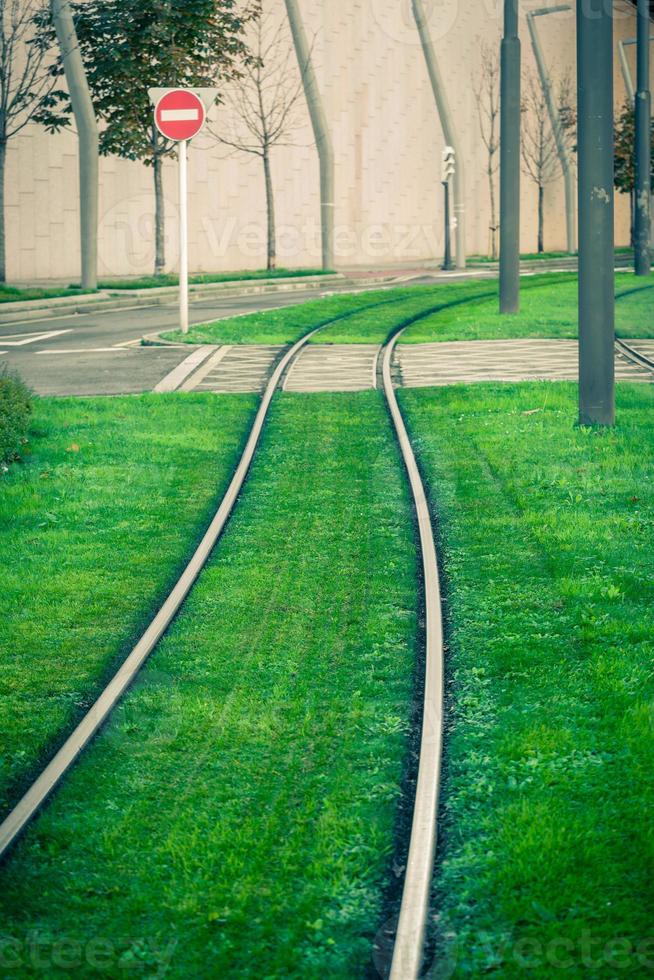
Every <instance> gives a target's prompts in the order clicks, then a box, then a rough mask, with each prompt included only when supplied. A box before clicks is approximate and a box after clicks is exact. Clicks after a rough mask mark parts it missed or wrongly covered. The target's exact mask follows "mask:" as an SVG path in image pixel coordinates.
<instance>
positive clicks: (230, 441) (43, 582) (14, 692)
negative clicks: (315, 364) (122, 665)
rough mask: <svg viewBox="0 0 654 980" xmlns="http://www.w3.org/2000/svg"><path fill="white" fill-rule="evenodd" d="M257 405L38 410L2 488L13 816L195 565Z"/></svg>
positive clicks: (3, 673) (164, 399)
mask: <svg viewBox="0 0 654 980" xmlns="http://www.w3.org/2000/svg"><path fill="white" fill-rule="evenodd" d="M254 408H255V399H254V398H253V397H251V396H249V395H235V396H226V397H223V398H221V399H220V400H218V399H216V398H215V397H213V396H210V395H209V396H207V395H189V396H185V397H184V398H179V397H175V396H171V395H146V396H142V397H137V398H131V397H130V398H112V399H107V398H103V399H43V400H41V399H37V400H36V401H35V404H34V417H33V419H32V425H31V435H30V441H29V446H28V449H29V455H25V453H23V456H24V459H25V461H24V462H23V463H16V464H13V465H12V466H11V467H10V468H9V471H8V472H7V473H6V474H5V475H3V476H2V477H0V550H1V551H2V554H3V556H4V560H3V580H2V581H3V587H2V592H1V594H0V649H1V650H2V655H1V658H0V746H1V748H0V800H2V801H3V802H2V806H1V807H0V809H2V810H4V809H6V807H7V805H8V804H9V803H10V802H11V801H15V800H16V798H17V794H18V792H19V791H20V790H21V789H22V788H24V787H25V785H26V781H27V780H28V778H29V777H30V776H31V775H32V774H33V773H34V771H35V768H36V766H37V765H38V764H39V763H42V762H43V761H44V759H45V758H46V756H48V754H49V753H50V752H51V751H52V750H53V748H54V747H56V746H57V745H58V744H59V743H60V742H61V741H62V738H63V735H64V734H66V733H67V732H68V731H69V730H70V728H71V727H72V725H73V723H74V722H75V721H76V720H77V719H78V718H79V717H80V715H81V714H82V713H83V711H84V709H85V708H86V707H88V706H89V704H90V703H91V701H92V700H93V697H94V695H95V694H97V693H98V692H99V690H100V689H101V687H102V681H103V680H105V679H107V677H108V673H109V672H110V671H111V670H112V668H113V667H115V666H116V664H117V663H118V662H119V661H120V660H121V659H122V658H123V656H124V655H125V654H126V653H127V652H128V651H129V649H130V648H131V645H132V644H133V643H134V641H135V640H136V639H138V637H139V635H140V632H141V630H142V628H143V627H144V626H145V625H146V624H147V622H148V621H149V619H150V618H151V616H152V615H153V614H154V612H156V610H157V608H158V606H159V604H160V602H161V601H162V599H163V598H164V597H165V595H166V593H167V589H168V587H169V586H171V585H172V584H173V582H174V581H175V580H176V577H177V574H178V573H179V572H180V571H181V569H182V568H183V566H184V564H185V560H186V559H187V558H188V557H189V556H190V554H191V552H192V549H193V546H194V545H195V543H197V541H198V539H199V537H200V535H201V533H202V532H203V531H204V529H205V526H206V524H207V523H208V521H209V519H210V516H212V511H213V507H214V504H215V503H216V502H217V501H218V500H219V499H220V496H221V493H222V491H223V490H224V488H225V487H226V485H227V482H228V479H229V477H230V476H231V471H232V468H233V465H234V463H235V460H236V458H237V454H238V451H239V449H240V446H241V443H242V441H243V439H244V437H245V434H246V432H247V430H248V427H249V424H250V421H251V419H252V417H253V412H254Z"/></svg>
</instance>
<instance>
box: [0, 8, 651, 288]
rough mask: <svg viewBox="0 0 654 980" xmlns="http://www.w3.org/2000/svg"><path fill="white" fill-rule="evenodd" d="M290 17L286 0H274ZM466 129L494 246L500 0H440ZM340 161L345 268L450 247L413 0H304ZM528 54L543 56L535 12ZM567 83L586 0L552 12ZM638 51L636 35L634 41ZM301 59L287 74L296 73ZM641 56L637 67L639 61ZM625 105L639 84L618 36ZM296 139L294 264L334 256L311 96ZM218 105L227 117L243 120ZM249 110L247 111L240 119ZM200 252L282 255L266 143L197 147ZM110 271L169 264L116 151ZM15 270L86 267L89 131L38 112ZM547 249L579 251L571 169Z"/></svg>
mask: <svg viewBox="0 0 654 980" xmlns="http://www.w3.org/2000/svg"><path fill="white" fill-rule="evenodd" d="M269 3H270V4H272V6H273V8H274V13H275V16H278V17H279V18H280V20H282V19H283V18H284V17H285V12H284V3H283V0H269ZM425 6H426V8H427V10H428V11H429V19H430V30H431V34H432V40H433V42H434V47H435V51H436V54H437V57H438V59H439V66H440V70H441V73H442V76H443V81H444V85H445V87H446V91H447V97H448V101H449V103H450V108H451V112H452V116H453V119H454V125H455V127H456V132H457V140H458V142H459V144H460V147H461V152H462V154H463V155H464V157H465V176H466V188H465V190H466V202H467V207H466V216H465V226H466V246H467V252H468V254H487V252H488V249H489V239H490V232H489V226H490V223H491V222H490V206H489V188H488V179H487V176H486V166H487V154H486V149H485V147H484V145H483V143H482V140H481V136H480V130H479V119H478V111H477V104H476V100H475V94H474V89H475V85H476V83H477V82H478V80H479V77H480V72H481V71H482V53H483V50H484V46H486V47H488V46H491V47H493V48H496V47H497V46H498V45H499V39H500V34H501V25H502V18H501V3H498V2H497V0H468V2H466V3H462V2H460V0H425ZM301 8H302V12H303V16H304V20H305V27H306V31H307V34H308V35H309V37H310V38H311V39H312V42H313V43H312V56H313V59H314V63H315V67H316V71H317V75H318V80H319V84H320V87H321V91H322V95H323V99H324V103H325V108H326V113H327V118H328V123H329V126H330V129H331V135H332V141H333V145H334V152H335V161H336V208H335V251H336V265H337V268H347V267H354V266H363V267H370V268H374V267H377V268H379V267H382V266H391V265H393V266H394V265H398V266H401V265H406V266H407V267H408V266H411V265H414V264H418V263H422V262H425V261H430V260H437V259H438V258H439V257H440V256H441V255H442V253H443V199H442V198H443V191H442V186H441V183H440V179H441V153H442V150H443V148H444V139H443V134H442V129H441V125H440V121H439V117H438V114H437V112H436V108H435V104H434V99H433V94H432V90H431V88H430V84H429V79H428V75H427V70H426V66H425V61H424V57H423V53H422V50H421V46H420V41H419V37H418V34H417V30H416V26H415V22H414V19H413V14H412V5H411V0H350V2H348V3H343V2H339V0H301ZM635 29H636V25H635V12H634V8H633V7H632V6H631V5H630V4H628V3H626V2H625V0H616V3H615V34H616V45H617V42H618V41H619V40H620V39H622V40H628V39H630V38H633V37H634V35H635ZM520 30H521V37H522V49H523V61H524V64H525V69H526V70H527V71H530V70H531V71H533V70H535V63H534V54H533V50H532V45H531V41H530V37H529V32H528V30H527V25H526V23H525V19H524V11H523V12H522V15H521V24H520ZM538 30H539V35H540V39H541V43H542V49H543V54H544V58H545V61H546V63H547V66H548V70H549V72H550V75H551V78H552V80H553V82H556V80H557V78H559V77H562V76H563V75H564V74H565V73H568V74H569V75H570V76H571V78H572V79H573V81H574V67H575V17H574V4H571V7H570V9H568V10H564V11H561V12H558V13H556V14H552V15H551V16H547V17H541V18H539V25H538ZM626 50H627V53H628V57H629V58H630V59H631V62H632V66H633V59H634V55H635V50H634V48H633V47H632V48H627V49H626ZM296 70H297V69H296V64H295V62H293V63H292V72H291V71H290V72H289V78H288V80H287V84H288V85H289V86H292V85H294V84H295V83H296V80H297V79H296V77H290V76H291V74H293V75H294V73H295V72H296ZM632 70H633V67H632ZM614 75H615V99H616V108H617V107H619V106H620V105H621V104H622V103H623V102H624V101H625V99H626V97H627V93H626V87H625V83H624V79H623V74H622V72H621V68H620V61H619V58H618V52H617V47H616V57H615V62H614ZM298 111H299V119H298V125H297V127H296V128H295V130H294V132H293V134H292V139H291V143H292V145H289V146H283V147H281V146H280V147H278V148H276V149H275V150H274V151H273V157H272V168H273V181H274V187H275V195H276V206H277V207H276V209H277V224H278V264H279V265H284V266H310V267H315V266H317V265H319V263H320V210H319V177H318V161H317V155H316V150H315V146H314V143H313V136H312V130H311V127H310V124H309V119H308V115H307V113H306V108H305V106H304V103H303V102H302V103H301V105H300V106H299V109H298ZM228 113H229V110H228V109H226V108H220V107H219V108H217V109H214V110H213V112H212V116H211V120H212V122H211V129H212V130H213V131H214V132H221V127H226V126H227V125H228V123H229V124H230V125H231V124H232V123H231V122H230V121H229V120H228V119H227V115H228ZM232 122H233V120H232ZM189 179H190V221H189V230H190V265H191V268H192V270H194V271H206V272H213V271H222V270H234V269H250V268H252V269H253V268H260V267H262V266H263V265H265V256H266V227H265V226H266V210H265V197H264V182H263V174H262V168H261V164H260V161H259V160H258V159H257V158H256V157H252V156H248V155H246V154H242V153H238V152H233V153H231V152H228V150H227V148H226V147H225V146H224V145H221V144H220V143H218V142H217V141H216V139H215V138H214V137H213V136H212V135H211V133H210V132H205V133H204V134H203V135H201V136H200V137H198V138H197V139H196V140H194V141H193V143H192V145H191V147H190V150H189ZM100 182H101V187H100V229H99V256H100V267H99V271H100V275H101V276H102V277H108V276H129V275H137V274H143V273H150V272H151V271H152V269H153V264H154V194H153V186H152V171H151V170H150V169H149V168H146V167H145V166H144V165H143V164H141V163H138V162H130V161H125V160H121V159H118V158H116V157H105V158H103V159H102V160H101V179H100ZM164 187H165V198H166V219H167V220H166V264H167V268H169V269H175V268H176V263H177V244H176V242H177V224H176V213H177V181H176V163H175V161H174V159H170V160H166V162H165V165H164ZM6 207H7V256H8V270H7V271H8V279H9V280H10V281H34V280H45V279H68V280H69V281H71V282H73V281H76V280H77V279H78V278H79V261H80V260H79V230H78V229H79V214H78V179H77V142H76V136H75V133H74V131H73V130H72V129H71V130H68V131H65V132H62V133H59V134H56V135H50V134H48V133H46V132H45V131H44V130H43V129H41V128H39V127H38V126H35V125H30V126H29V127H27V128H26V129H25V130H23V132H22V134H21V135H20V136H19V137H17V138H16V139H14V140H13V141H12V142H11V143H10V148H9V155H8V164H7V176H6ZM544 214H545V248H546V249H547V250H553V249H564V248H565V246H566V233H565V203H564V193H563V180H562V177H561V175H558V176H557V178H556V179H555V180H553V181H552V182H551V183H549V184H548V186H547V188H546V191H545V210H544ZM536 233H537V189H536V186H535V184H534V183H533V182H531V181H530V180H528V179H527V178H526V177H523V184H522V227H521V237H522V250H523V251H535V249H536ZM628 241H629V202H628V200H627V199H626V198H624V197H623V196H621V195H618V196H617V198H616V242H617V244H623V245H624V244H628Z"/></svg>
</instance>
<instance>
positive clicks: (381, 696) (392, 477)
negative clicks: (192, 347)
mask: <svg viewBox="0 0 654 980" xmlns="http://www.w3.org/2000/svg"><path fill="white" fill-rule="evenodd" d="M418 595H419V587H418V577H417V557H416V551H415V541H414V532H413V526H412V512H411V505H410V499H409V493H408V489H407V487H406V483H405V479H404V473H403V470H402V465H401V462H400V459H399V455H398V451H397V448H396V445H395V442H394V439H393V437H392V434H391V429H390V423H389V420H388V417H387V414H386V410H385V407H384V404H383V400H382V396H381V394H380V393H379V392H372V391H371V392H362V393H359V394H354V395H282V396H278V398H277V399H276V401H275V402H274V403H273V408H272V415H271V418H270V420H269V423H268V424H267V427H266V430H265V432H264V436H263V442H262V445H261V448H260V451H259V453H258V455H257V458H256V460H255V462H254V465H253V468H252V472H251V474H250V477H249V479H248V482H247V484H246V486H245V488H244V492H243V495H242V497H241V500H240V501H239V504H238V505H237V508H236V510H235V512H234V515H233V517H232V520H231V522H230V524H229V526H228V528H227V530H226V532H225V535H224V537H223V539H222V541H221V543H220V544H219V546H218V548H217V550H216V552H215V553H214V555H213V556H212V558H211V560H210V563H209V565H208V566H207V568H206V569H205V571H204V572H203V573H202V575H201V577H200V579H199V581H198V583H197V585H196V587H195V588H194V590H193V592H192V593H191V595H190V597H189V599H188V601H187V603H186V604H185V607H184V609H183V610H182V612H181V614H180V616H179V617H178V618H177V620H176V622H175V623H174V624H173V626H172V628H171V630H170V631H169V633H168V634H167V636H166V637H165V638H164V640H163V641H162V643H161V644H160V646H159V647H158V649H157V650H156V651H155V653H154V655H153V657H152V658H151V659H150V661H149V662H148V664H147V665H146V667H145V669H144V671H143V673H142V675H141V678H140V680H139V681H138V682H137V684H136V686H135V688H134V689H133V690H132V691H131V692H130V693H129V694H128V695H127V697H126V699H125V701H124V702H123V705H122V707H121V708H119V710H118V711H117V712H116V714H115V715H114V718H113V720H112V721H111V722H110V724H109V725H108V726H107V727H106V728H105V729H104V730H103V732H102V733H101V734H100V736H99V737H98V739H97V740H96V742H95V743H94V745H93V746H92V748H91V750H90V752H89V753H88V754H87V756H86V757H85V758H84V759H83V760H82V761H81V762H80V764H79V765H78V767H77V768H76V770H75V771H74V772H73V773H72V774H71V776H70V778H69V779H68V781H67V783H66V784H65V785H64V786H63V787H62V789H61V791H60V792H59V793H58V794H57V796H56V798H55V799H54V800H53V801H52V803H51V805H50V806H49V807H48V809H47V810H46V811H45V812H44V814H42V816H41V817H40V819H39V820H38V821H37V822H36V823H35V824H34V825H33V826H32V828H31V829H30V830H29V831H28V833H27V836H26V837H25V838H24V840H23V841H22V842H20V843H19V845H18V848H17V850H16V851H15V852H14V854H13V856H12V858H11V859H10V860H9V861H8V862H7V863H6V865H5V866H4V867H3V868H2V869H1V876H2V882H1V885H0V896H1V897H0V920H2V923H3V926H2V931H3V933H4V936H5V942H6V943H9V944H10V945H11V949H12V950H13V951H15V952H16V955H17V956H18V957H19V959H20V962H19V965H18V966H17V969H16V970H15V972H14V974H13V975H16V976H31V975H33V973H34V972H35V971H34V970H33V968H32V967H31V965H30V959H29V945H28V944H29V938H28V937H29V936H30V935H33V932H34V930H36V932H37V933H38V934H39V936H41V937H42V939H43V945H42V950H43V954H42V955H43V957H45V958H46V962H47V964H48V975H49V976H54V977H59V976H64V975H69V973H68V974H66V973H65V971H63V970H61V969H59V968H58V967H57V964H56V962H54V953H55V952H56V951H57V950H58V947H57V942H58V941H59V942H60V941H61V940H62V938H64V937H65V938H66V939H67V940H69V943H70V945H69V946H67V950H68V951H70V950H72V951H73V954H72V955H73V957H76V960H75V971H74V972H75V976H87V975H94V974H93V970H92V968H91V967H90V966H89V957H90V956H91V955H93V954H94V951H95V947H94V946H93V940H94V939H97V937H101V938H102V940H103V942H104V944H105V946H104V949H105V951H106V957H105V963H106V964H107V965H106V967H105V968H106V970H108V973H109V974H110V975H118V974H120V972H121V969H122V968H123V967H125V966H127V965H130V964H133V965H135V967H136V968H138V967H139V966H140V967H142V968H143V969H145V970H146V972H150V973H154V972H155V970H156V968H158V966H159V964H160V963H161V962H162V961H163V960H164V959H166V960H167V962H168V970H167V973H166V976H169V977H178V978H188V977H234V978H239V980H242V978H253V980H254V978H256V980H259V978H260V977H262V976H265V977H268V978H280V980H282V978H283V980H287V978H298V980H299V978H301V980H313V978H315V980H322V978H324V977H330V978H331V977H335V978H343V980H346V978H347V980H350V978H351V977H354V976H359V975H361V974H362V973H363V971H364V969H365V968H366V966H369V965H370V963H371V949H372V942H373V937H374V936H375V933H376V931H377V929H378V928H379V927H380V925H381V921H380V920H381V919H382V918H383V892H384V889H385V887H386V884H387V882H388V879H389V878H391V877H392V871H391V867H390V865H391V856H392V853H393V843H394V839H393V838H394V827H395V821H396V814H397V810H398V799H399V796H400V784H401V780H402V777H403V764H404V760H405V757H406V754H407V749H408V739H409V735H408V729H409V726H410V719H411V713H412V701H413V697H414V690H413V687H414V683H413V679H414V672H415V658H416V632H417V605H418V602H419V600H418ZM53 963H54V965H53ZM159 975H161V974H159Z"/></svg>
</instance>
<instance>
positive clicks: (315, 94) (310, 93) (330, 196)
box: [285, 0, 335, 269]
mask: <svg viewBox="0 0 654 980" xmlns="http://www.w3.org/2000/svg"><path fill="white" fill-rule="evenodd" d="M285 3H286V12H287V14H288V22H289V25H290V28H291V34H292V36H293V44H294V46H295V54H296V56H297V60H298V65H299V68H300V74H301V76H302V84H303V86H304V97H305V99H306V102H307V108H308V110H309V116H310V117H311V126H312V128H313V135H314V139H315V141H316V149H317V151H318V160H319V162H320V216H321V228H322V267H323V269H333V268H334V206H335V204H334V149H333V146H332V141H331V136H330V133H329V128H328V126H327V116H326V115H325V108H324V106H323V102H322V98H321V96H320V90H319V88H318V80H317V78H316V73H315V70H314V67H313V61H312V59H311V50H310V48H309V44H308V42H307V36H306V33H305V30H304V23H303V21H302V14H301V13H300V8H299V6H298V2H297V0H285Z"/></svg>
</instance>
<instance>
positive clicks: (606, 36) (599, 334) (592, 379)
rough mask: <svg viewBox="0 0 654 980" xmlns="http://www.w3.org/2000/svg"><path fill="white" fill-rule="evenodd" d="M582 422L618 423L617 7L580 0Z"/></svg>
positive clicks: (580, 368) (580, 318) (580, 415)
mask: <svg viewBox="0 0 654 980" xmlns="http://www.w3.org/2000/svg"><path fill="white" fill-rule="evenodd" d="M577 104H578V118H579V122H578V156H579V422H580V424H581V425H613V423H614V421H615V383H614V377H615V354H614V344H615V298H614V293H615V286H614V257H613V245H614V225H613V221H614V218H613V13H612V8H611V5H610V4H607V3H606V0H577Z"/></svg>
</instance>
